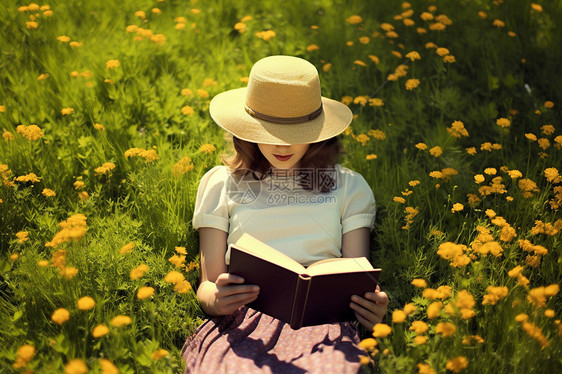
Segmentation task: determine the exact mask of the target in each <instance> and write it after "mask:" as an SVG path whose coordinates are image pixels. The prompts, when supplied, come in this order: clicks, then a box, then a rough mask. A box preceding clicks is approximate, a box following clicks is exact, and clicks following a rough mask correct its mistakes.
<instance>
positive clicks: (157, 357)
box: [151, 349, 170, 360]
mask: <svg viewBox="0 0 562 374" xmlns="http://www.w3.org/2000/svg"><path fill="white" fill-rule="evenodd" d="M169 354H170V352H168V351H167V350H165V349H158V350H156V351H154V352H153V353H152V356H151V357H152V359H153V360H160V359H161V358H164V357H166V356H168V355H169Z"/></svg>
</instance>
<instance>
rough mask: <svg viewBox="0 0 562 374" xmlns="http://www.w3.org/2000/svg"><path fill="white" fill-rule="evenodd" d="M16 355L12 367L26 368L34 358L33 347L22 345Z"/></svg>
mask: <svg viewBox="0 0 562 374" xmlns="http://www.w3.org/2000/svg"><path fill="white" fill-rule="evenodd" d="M16 355H17V356H16V362H14V364H13V365H12V366H13V367H14V368H15V369H19V368H23V367H25V366H27V363H28V362H29V361H31V359H32V358H33V356H35V347H34V346H32V345H29V344H24V345H22V346H20V347H19V348H18V351H17V353H16Z"/></svg>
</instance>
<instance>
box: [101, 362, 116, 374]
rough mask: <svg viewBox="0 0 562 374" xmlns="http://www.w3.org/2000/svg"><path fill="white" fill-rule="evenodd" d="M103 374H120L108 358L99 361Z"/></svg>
mask: <svg viewBox="0 0 562 374" xmlns="http://www.w3.org/2000/svg"><path fill="white" fill-rule="evenodd" d="M99 363H100V367H101V372H102V374H119V369H118V368H117V366H115V365H114V364H113V363H112V362H111V361H109V360H108V359H106V358H100V360H99Z"/></svg>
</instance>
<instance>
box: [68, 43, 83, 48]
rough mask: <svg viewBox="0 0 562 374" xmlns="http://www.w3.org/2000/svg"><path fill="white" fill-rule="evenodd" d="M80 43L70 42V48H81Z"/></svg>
mask: <svg viewBox="0 0 562 374" xmlns="http://www.w3.org/2000/svg"><path fill="white" fill-rule="evenodd" d="M82 44H83V43H82V42H70V46H71V47H72V48H77V47H81V46H82Z"/></svg>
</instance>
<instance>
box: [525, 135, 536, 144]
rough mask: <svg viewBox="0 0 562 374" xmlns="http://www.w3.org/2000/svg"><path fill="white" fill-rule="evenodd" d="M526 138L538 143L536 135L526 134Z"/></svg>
mask: <svg viewBox="0 0 562 374" xmlns="http://www.w3.org/2000/svg"><path fill="white" fill-rule="evenodd" d="M525 137H526V138H527V139H529V140H531V141H533V142H534V141H537V136H536V135H535V134H531V133H526V134H525Z"/></svg>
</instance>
